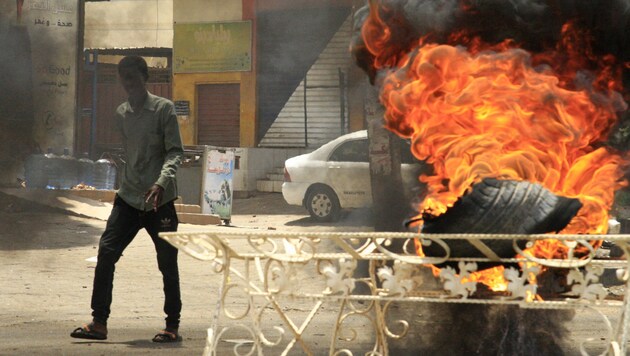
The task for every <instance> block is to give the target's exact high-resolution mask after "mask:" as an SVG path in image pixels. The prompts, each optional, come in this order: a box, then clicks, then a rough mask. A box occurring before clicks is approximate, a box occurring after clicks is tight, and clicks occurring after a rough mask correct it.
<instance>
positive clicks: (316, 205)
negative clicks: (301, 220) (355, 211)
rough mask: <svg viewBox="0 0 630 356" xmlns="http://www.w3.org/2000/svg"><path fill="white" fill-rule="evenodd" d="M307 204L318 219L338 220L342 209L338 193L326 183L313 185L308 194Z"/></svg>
mask: <svg viewBox="0 0 630 356" xmlns="http://www.w3.org/2000/svg"><path fill="white" fill-rule="evenodd" d="M305 205H306V209H307V210H308V212H309V214H311V217H312V218H313V219H315V220H316V221H334V220H337V219H338V218H339V212H340V211H341V206H340V205H339V199H338V198H337V194H335V192H334V191H333V190H332V189H330V188H329V187H327V186H325V185H316V186H314V187H312V188H311V189H310V190H309V192H308V194H307V195H306V200H305Z"/></svg>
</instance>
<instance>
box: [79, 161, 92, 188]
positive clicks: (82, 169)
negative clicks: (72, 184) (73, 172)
mask: <svg viewBox="0 0 630 356" xmlns="http://www.w3.org/2000/svg"><path fill="white" fill-rule="evenodd" d="M78 165H79V184H80V183H83V184H85V185H88V186H94V161H92V160H91V159H89V158H81V159H79V161H78Z"/></svg>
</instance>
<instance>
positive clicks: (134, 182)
mask: <svg viewBox="0 0 630 356" xmlns="http://www.w3.org/2000/svg"><path fill="white" fill-rule="evenodd" d="M116 121H117V123H118V126H119V128H120V130H121V133H122V136H123V148H124V150H125V156H126V162H125V165H124V168H123V171H122V177H121V183H120V189H119V190H118V195H119V196H120V197H121V198H122V199H123V200H124V201H125V202H127V204H129V205H131V206H133V207H134V208H136V209H138V210H144V211H149V210H151V209H152V208H153V202H148V203H146V202H145V198H144V196H145V194H146V192H147V191H148V190H149V189H150V188H151V187H152V186H153V184H157V185H159V186H161V187H162V188H164V194H163V195H162V200H161V202H160V205H164V204H166V203H167V202H169V201H171V200H174V199H176V198H177V182H176V180H175V173H176V172H177V167H178V166H179V165H180V163H181V162H182V157H183V154H184V149H183V147H182V140H181V137H180V134H179V125H178V124H177V116H176V115H175V109H174V105H173V102H171V101H170V100H168V99H165V98H161V97H159V96H155V95H153V94H151V93H148V95H147V98H146V101H145V102H144V106H143V108H142V110H141V111H140V112H134V111H133V108H132V107H131V104H129V101H127V102H124V103H122V104H121V105H120V106H118V109H116Z"/></svg>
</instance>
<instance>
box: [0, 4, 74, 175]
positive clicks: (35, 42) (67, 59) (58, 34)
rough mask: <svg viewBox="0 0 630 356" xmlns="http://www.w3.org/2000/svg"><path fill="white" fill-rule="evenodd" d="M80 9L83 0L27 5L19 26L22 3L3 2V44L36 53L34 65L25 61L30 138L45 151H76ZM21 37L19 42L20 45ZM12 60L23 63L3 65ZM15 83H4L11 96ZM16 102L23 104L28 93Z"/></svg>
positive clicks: (0, 13) (0, 33) (0, 11)
mask: <svg viewBox="0 0 630 356" xmlns="http://www.w3.org/2000/svg"><path fill="white" fill-rule="evenodd" d="M78 5H79V0H31V1H25V2H24V4H23V7H22V18H21V22H20V23H17V6H16V2H15V1H1V2H0V17H2V18H3V21H2V24H3V26H0V37H2V39H3V40H2V41H0V42H3V43H4V44H3V45H4V46H6V45H7V44H8V45H9V46H11V43H14V44H15V45H16V46H18V45H19V46H20V47H24V48H23V51H22V52H23V53H30V58H28V63H22V64H25V65H26V66H28V67H29V68H24V69H25V70H26V69H27V71H28V74H29V75H30V76H31V78H32V79H31V83H30V85H29V87H28V91H30V92H31V94H32V102H31V105H32V107H31V108H30V111H31V115H32V124H31V125H30V126H31V127H30V128H29V129H31V134H30V135H29V136H31V137H24V139H25V140H26V139H28V140H31V139H32V140H34V145H35V146H39V147H40V148H41V149H42V150H44V151H45V150H46V149H48V148H52V149H54V150H55V151H56V152H57V153H61V152H62V150H63V149H64V148H68V149H70V151H72V148H73V145H74V134H75V121H76V120H75V118H76V107H77V104H76V101H77V100H76V98H77V96H76V88H77V85H76V84H77V64H78V51H77V48H78V42H79V41H78V31H79V28H80V24H79V6H78ZM17 38H19V42H15V39H17ZM2 51H3V53H5V54H6V53H7V51H8V52H9V53H10V52H11V48H2ZM7 60H8V61H21V60H20V59H18V58H9V59H3V62H4V63H3V65H9V66H10V65H12V63H7V62H6V61H7ZM6 68H7V67H5V69H4V71H5V72H6ZM9 74H10V73H9ZM12 84H13V83H11V82H7V81H6V78H5V80H3V82H2V83H0V86H1V87H0V90H2V91H3V92H4V93H7V92H9V91H11V90H12V88H11V87H10V86H11V85H12ZM9 94H10V93H9ZM16 99H18V100H21V99H22V95H20V98H16ZM11 105H15V103H11ZM3 111H4V112H6V111H7V110H6V109H4V110H3ZM9 119H11V118H9ZM13 119H18V118H13ZM13 180H15V178H13Z"/></svg>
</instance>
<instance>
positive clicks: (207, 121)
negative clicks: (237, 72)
mask: <svg viewBox="0 0 630 356" xmlns="http://www.w3.org/2000/svg"><path fill="white" fill-rule="evenodd" d="M240 93H241V89H240V84H204V85H198V86H197V103H198V105H197V108H198V111H197V113H198V116H197V117H198V120H197V144H198V145H212V146H219V147H239V146H240V111H241V110H240V107H241V105H240V102H241V94H240Z"/></svg>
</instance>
